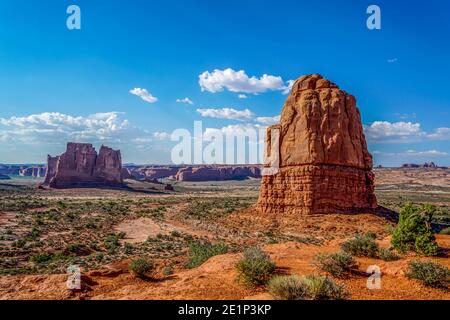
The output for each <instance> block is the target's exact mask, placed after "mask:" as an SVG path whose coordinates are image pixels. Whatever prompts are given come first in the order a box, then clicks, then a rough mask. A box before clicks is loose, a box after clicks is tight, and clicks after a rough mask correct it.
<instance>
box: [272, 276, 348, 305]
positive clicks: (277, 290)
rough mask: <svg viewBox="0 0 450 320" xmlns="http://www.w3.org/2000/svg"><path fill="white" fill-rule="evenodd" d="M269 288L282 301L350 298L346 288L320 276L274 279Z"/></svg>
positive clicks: (279, 277)
mask: <svg viewBox="0 0 450 320" xmlns="http://www.w3.org/2000/svg"><path fill="white" fill-rule="evenodd" d="M268 288H269V292H270V293H271V294H272V295H273V296H274V297H276V298H279V299H282V300H343V299H346V298H347V297H348V293H347V292H346V290H345V288H344V286H341V285H338V284H336V283H335V282H334V281H333V280H332V279H330V278H328V277H324V276H319V275H310V276H306V277H299V276H295V275H292V276H278V277H274V278H272V279H271V280H270V282H269V284H268Z"/></svg>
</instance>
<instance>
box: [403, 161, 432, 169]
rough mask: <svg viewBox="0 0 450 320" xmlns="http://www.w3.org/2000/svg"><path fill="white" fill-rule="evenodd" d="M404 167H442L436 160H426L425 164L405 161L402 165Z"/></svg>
mask: <svg viewBox="0 0 450 320" xmlns="http://www.w3.org/2000/svg"><path fill="white" fill-rule="evenodd" d="M402 168H428V169H438V168H440V167H439V166H437V165H436V164H435V163H434V162H425V163H424V164H415V163H405V164H403V165H402Z"/></svg>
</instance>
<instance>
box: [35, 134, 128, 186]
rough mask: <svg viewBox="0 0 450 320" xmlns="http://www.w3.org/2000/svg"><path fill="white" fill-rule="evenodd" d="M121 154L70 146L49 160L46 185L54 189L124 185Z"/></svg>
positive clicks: (80, 145)
mask: <svg viewBox="0 0 450 320" xmlns="http://www.w3.org/2000/svg"><path fill="white" fill-rule="evenodd" d="M122 183H123V180H122V158H121V155H120V151H118V150H117V151H116V150H113V149H111V148H108V147H105V146H102V147H101V148H100V152H99V153H98V154H97V151H96V150H95V148H94V147H93V146H92V144H85V143H72V142H69V143H68V144H67V150H66V152H65V153H63V154H62V155H60V156H57V157H52V156H48V157H47V174H46V176H45V181H44V183H43V185H44V186H48V187H51V188H73V187H103V186H111V187H112V186H121V185H122Z"/></svg>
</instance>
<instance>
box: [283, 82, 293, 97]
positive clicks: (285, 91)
mask: <svg viewBox="0 0 450 320" xmlns="http://www.w3.org/2000/svg"><path fill="white" fill-rule="evenodd" d="M294 83H295V80H288V81H287V86H286V88H285V89H284V90H283V94H290V93H291V90H292V87H293V86H294Z"/></svg>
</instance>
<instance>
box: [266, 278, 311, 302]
mask: <svg viewBox="0 0 450 320" xmlns="http://www.w3.org/2000/svg"><path fill="white" fill-rule="evenodd" d="M268 289H269V293H270V294H271V295H272V296H274V297H276V298H278V299H281V300H304V299H305V297H306V294H307V287H306V285H305V283H304V281H303V278H302V277H300V276H296V275H293V276H276V277H274V278H272V279H271V280H270V281H269V284H268Z"/></svg>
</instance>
